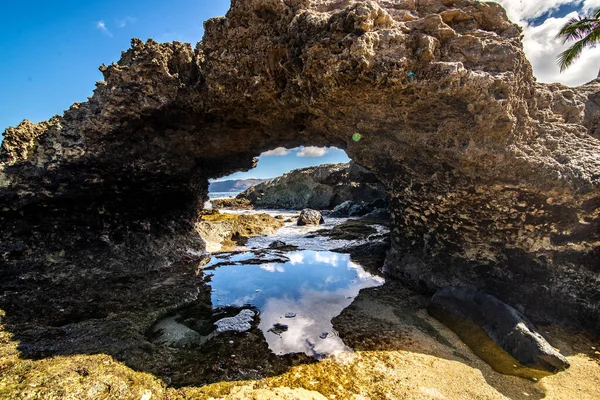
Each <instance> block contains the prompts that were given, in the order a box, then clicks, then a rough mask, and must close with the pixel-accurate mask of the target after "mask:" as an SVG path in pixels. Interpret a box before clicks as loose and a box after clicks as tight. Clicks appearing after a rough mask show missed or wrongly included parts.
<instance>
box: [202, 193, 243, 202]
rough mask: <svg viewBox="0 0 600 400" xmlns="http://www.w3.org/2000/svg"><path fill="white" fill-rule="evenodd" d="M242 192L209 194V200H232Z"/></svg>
mask: <svg viewBox="0 0 600 400" xmlns="http://www.w3.org/2000/svg"><path fill="white" fill-rule="evenodd" d="M240 193H241V192H208V198H209V199H210V200H216V199H232V198H234V197H235V196H237V195H238V194H240Z"/></svg>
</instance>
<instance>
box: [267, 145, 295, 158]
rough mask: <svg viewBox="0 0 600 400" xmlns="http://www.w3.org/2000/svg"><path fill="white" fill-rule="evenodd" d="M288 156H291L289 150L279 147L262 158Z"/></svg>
mask: <svg viewBox="0 0 600 400" xmlns="http://www.w3.org/2000/svg"><path fill="white" fill-rule="evenodd" d="M288 154H290V151H289V150H288V149H286V148H285V147H278V148H276V149H273V150H269V151H265V152H264V153H262V154H261V155H260V156H261V157H262V156H287V155H288Z"/></svg>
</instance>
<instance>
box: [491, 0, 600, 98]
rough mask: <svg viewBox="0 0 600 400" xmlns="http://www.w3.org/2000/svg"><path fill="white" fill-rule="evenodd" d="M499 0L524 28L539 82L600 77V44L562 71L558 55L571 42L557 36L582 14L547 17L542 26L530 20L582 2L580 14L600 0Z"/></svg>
mask: <svg viewBox="0 0 600 400" xmlns="http://www.w3.org/2000/svg"><path fill="white" fill-rule="evenodd" d="M496 1H497V2H498V3H500V4H501V5H502V6H503V7H504V8H505V9H506V11H507V14H508V17H509V18H510V19H511V20H512V21H513V22H516V23H518V24H519V25H521V26H522V27H523V36H524V38H523V47H524V50H525V54H526V56H527V58H528V59H529V61H530V62H531V66H532V67H533V73H534V75H535V77H536V78H537V79H538V81H540V82H548V83H550V82H560V83H563V84H566V85H570V86H577V85H581V84H584V83H587V82H589V81H591V80H592V79H595V78H596V77H597V76H598V69H599V68H600V47H595V48H586V49H585V50H584V52H583V54H582V56H581V58H580V59H579V60H577V61H576V62H575V63H573V64H572V65H571V67H569V68H567V69H566V70H565V71H564V72H562V73H561V72H560V69H559V67H558V64H557V63H556V59H557V57H558V55H559V54H560V53H561V52H562V51H564V50H565V49H566V48H568V47H569V46H570V45H571V43H562V40H561V39H557V38H556V34H557V33H558V31H559V30H560V28H561V27H562V26H563V25H564V24H565V23H566V22H567V21H568V20H569V19H571V18H573V17H576V16H577V15H578V13H577V12H572V13H570V14H568V15H565V16H562V17H559V18H555V17H551V18H547V19H546V20H545V21H544V22H543V23H542V24H541V25H538V26H533V25H532V24H531V23H530V22H529V21H530V20H531V19H534V18H537V17H540V16H542V15H544V14H545V13H547V12H550V11H553V10H556V9H558V7H559V6H561V5H566V4H570V5H574V6H577V5H579V6H580V8H579V13H584V12H586V11H589V10H591V9H594V8H596V7H600V0H584V1H583V2H582V1H581V0H546V1H522V0H496Z"/></svg>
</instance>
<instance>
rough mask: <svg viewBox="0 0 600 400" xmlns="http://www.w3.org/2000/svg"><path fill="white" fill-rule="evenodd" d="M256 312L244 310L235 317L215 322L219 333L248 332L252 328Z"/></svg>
mask: <svg viewBox="0 0 600 400" xmlns="http://www.w3.org/2000/svg"><path fill="white" fill-rule="evenodd" d="M255 315H256V314H255V312H254V311H252V310H248V309H246V310H242V311H240V313H239V314H238V315H236V316H235V317H229V318H223V319H220V320H218V321H217V322H215V325H216V326H217V332H218V333H223V332H227V331H233V332H246V331H248V330H250V328H251V327H252V326H251V325H250V322H251V321H252V319H254V316H255Z"/></svg>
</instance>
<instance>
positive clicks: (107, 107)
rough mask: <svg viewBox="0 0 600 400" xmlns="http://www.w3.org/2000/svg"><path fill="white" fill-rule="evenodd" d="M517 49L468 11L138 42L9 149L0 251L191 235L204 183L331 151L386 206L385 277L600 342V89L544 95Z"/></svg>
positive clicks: (302, 12) (398, 9)
mask: <svg viewBox="0 0 600 400" xmlns="http://www.w3.org/2000/svg"><path fill="white" fill-rule="evenodd" d="M520 35H521V31H520V29H519V27H518V26H516V25H514V24H512V23H511V22H510V21H509V20H508V19H507V17H506V14H505V12H504V10H503V9H502V8H501V7H500V6H499V5H497V4H495V3H488V2H477V1H474V0H431V1H419V2H417V1H413V0H379V1H364V2H354V1H348V0H335V1H333V0H313V1H309V0H246V1H241V0H235V1H233V2H232V5H231V10H230V11H229V12H228V13H227V15H226V16H225V17H221V18H214V19H211V20H209V21H207V22H206V23H205V35H204V38H203V40H202V41H201V42H199V43H198V44H197V45H196V47H195V48H192V47H191V46H190V45H189V44H182V43H178V42H174V43H165V44H158V43H156V42H154V41H152V40H149V41H148V42H146V43H143V42H141V41H139V40H133V41H132V47H131V49H129V50H128V51H126V52H124V53H123V55H122V58H121V60H120V61H119V62H118V63H115V64H112V65H110V66H108V67H105V66H102V67H101V71H102V72H103V74H104V79H105V81H104V82H101V83H99V84H98V87H97V88H96V90H95V92H94V95H93V96H92V97H91V98H90V100H89V101H88V102H86V103H80V104H75V105H73V106H72V107H71V109H69V110H68V111H66V112H65V114H64V115H63V116H59V117H56V118H53V119H52V120H50V121H49V122H47V123H43V124H40V125H32V124H30V123H23V124H21V125H20V126H19V127H17V128H15V129H9V130H7V131H6V133H5V135H6V138H5V141H4V143H3V147H2V152H1V160H2V164H1V166H0V210H1V212H0V223H1V224H2V226H3V228H4V229H3V232H2V243H11V241H14V240H13V239H15V238H18V237H19V235H24V234H25V233H24V231H23V230H19V229H18V228H17V225H18V224H16V223H15V222H14V221H21V220H23V218H25V219H27V218H32V219H34V220H36V219H37V220H39V219H42V220H43V218H44V215H46V214H47V213H48V212H49V211H51V212H52V213H54V214H55V215H60V213H65V214H67V213H68V214H71V215H72V214H73V213H75V212H78V213H81V215H80V216H79V219H80V220H82V221H94V220H96V219H97V218H100V217H99V216H102V217H101V218H102V219H111V221H116V225H115V226H118V221H120V220H122V219H127V220H128V221H129V220H131V221H136V220H140V219H147V218H150V219H153V218H158V217H160V218H166V219H168V218H169V216H171V215H176V217H175V216H173V217H172V218H181V219H184V220H192V221H193V220H194V219H195V218H196V210H197V209H198V204H201V202H203V201H204V200H206V192H207V191H206V187H207V179H208V178H217V177H221V176H225V175H227V174H229V173H232V172H235V171H240V170H247V169H249V168H251V167H252V166H253V165H254V163H255V159H254V158H253V157H255V156H257V155H259V154H260V153H261V152H263V151H266V150H270V149H273V148H276V147H279V146H284V147H295V146H298V145H312V146H325V145H326V146H336V147H339V148H342V149H344V150H345V151H346V152H347V154H348V155H349V157H350V158H352V159H353V160H354V161H355V162H356V163H358V164H359V165H361V166H364V167H366V168H368V169H369V170H371V171H372V172H373V173H374V174H375V175H376V176H377V177H378V178H379V180H380V181H381V182H382V183H383V185H384V186H385V187H386V191H387V192H388V194H389V197H390V200H391V211H392V245H391V249H390V251H389V252H388V256H387V261H386V269H387V271H388V272H389V273H390V274H392V275H394V276H396V277H399V278H401V279H404V280H406V281H407V282H409V283H410V284H412V285H414V286H415V287H419V288H421V289H422V290H424V291H430V292H431V291H433V290H435V289H436V288H438V287H440V286H444V285H447V284H454V283H466V284H470V285H472V286H474V287H477V288H480V289H483V290H485V291H487V292H489V293H491V294H493V295H494V296H496V297H498V298H500V299H502V300H503V301H506V302H507V303H510V304H511V305H513V306H515V307H516V308H517V309H518V310H519V311H521V312H523V313H524V314H525V315H527V316H528V317H529V318H531V319H534V320H536V319H537V320H543V319H547V318H555V319H558V320H561V321H562V322H565V323H575V324H580V325H584V326H585V327H586V328H588V329H589V330H590V331H592V332H595V333H597V332H599V331H600V310H599V304H600V302H598V297H597V296H598V293H599V292H600V291H599V288H600V282H599V278H598V272H599V268H600V227H599V220H600V211H599V207H600V156H599V155H600V142H599V140H598V134H597V130H598V128H597V121H598V118H599V113H598V106H597V103H596V98H597V96H598V93H599V92H600V82H598V81H594V82H591V83H589V84H587V85H584V86H582V87H580V88H566V87H564V86H561V85H543V84H539V83H536V82H535V79H534V77H533V75H532V70H531V66H530V64H529V62H528V61H527V60H526V58H525V55H524V53H523V49H522V43H521V39H520ZM410 72H413V73H414V74H413V75H411V78H410V79H409V78H408V76H409V73H410ZM354 133H360V135H361V140H360V141H358V142H354V141H353V140H352V135H353V134H354ZM73 204H76V205H77V207H76V208H75V209H73V207H72V205H73ZM174 213H176V214H174ZM72 216H73V217H74V219H75V220H77V218H75V216H74V215H72ZM82 224H83V223H82ZM86 224H87V222H86ZM36 226H39V225H36ZM85 226H87V225H85ZM90 226H94V227H96V226H98V224H91V225H90ZM107 226H108V225H107ZM111 226H112V225H111ZM44 229H47V230H57V231H60V232H61V234H62V235H68V232H69V230H65V229H62V227H60V226H58V225H52V226H44ZM96 229H106V228H96ZM6 254H8V255H7V256H5V257H7V258H6V262H7V263H8V264H9V265H12V263H14V262H15V260H14V259H13V258H11V257H12V256H11V255H10V254H12V253H10V252H8V253H6ZM25 265H26V263H25ZM21 268H24V269H19V270H21V271H25V272H24V273H26V269H27V268H26V266H25V267H21Z"/></svg>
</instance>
